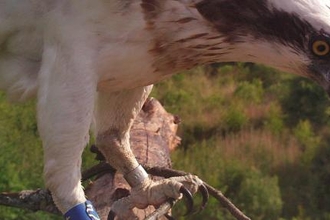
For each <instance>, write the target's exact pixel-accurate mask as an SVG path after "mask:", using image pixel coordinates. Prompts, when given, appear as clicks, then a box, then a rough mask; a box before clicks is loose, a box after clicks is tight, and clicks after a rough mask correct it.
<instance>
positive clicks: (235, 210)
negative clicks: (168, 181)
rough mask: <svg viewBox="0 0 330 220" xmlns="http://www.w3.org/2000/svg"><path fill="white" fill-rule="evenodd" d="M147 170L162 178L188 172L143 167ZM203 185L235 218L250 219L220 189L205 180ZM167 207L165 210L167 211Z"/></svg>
mask: <svg viewBox="0 0 330 220" xmlns="http://www.w3.org/2000/svg"><path fill="white" fill-rule="evenodd" d="M145 169H146V170H147V172H148V173H149V174H151V175H155V176H161V177H164V178H169V177H174V176H185V175H187V174H188V173H186V172H183V171H178V170H173V169H169V168H165V167H145ZM204 185H205V186H206V188H207V189H208V191H209V193H210V195H211V196H213V197H214V198H216V199H217V200H218V201H219V202H220V203H221V205H222V206H224V207H225V208H226V209H227V210H228V211H229V212H230V213H231V214H232V215H233V216H234V217H235V218H236V219H237V220H251V219H250V218H249V217H247V216H246V215H245V214H244V213H243V212H242V211H241V210H239V209H238V208H237V207H236V206H235V205H234V204H233V203H232V202H231V201H230V200H229V199H228V198H226V197H225V196H224V195H223V194H222V192H221V191H219V190H217V189H215V188H214V187H212V186H210V185H209V184H207V183H206V182H204ZM168 211H169V209H168V210H167V212H168Z"/></svg>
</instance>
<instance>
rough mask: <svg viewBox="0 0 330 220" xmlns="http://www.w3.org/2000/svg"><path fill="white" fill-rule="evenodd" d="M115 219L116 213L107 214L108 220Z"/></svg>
mask: <svg viewBox="0 0 330 220" xmlns="http://www.w3.org/2000/svg"><path fill="white" fill-rule="evenodd" d="M115 218H116V213H115V212H114V211H112V210H110V212H109V214H108V220H115Z"/></svg>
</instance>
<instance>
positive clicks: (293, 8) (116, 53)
mask: <svg viewBox="0 0 330 220" xmlns="http://www.w3.org/2000/svg"><path fill="white" fill-rule="evenodd" d="M329 6H330V2H329V0H110V1H109V0H93V1H91V0H66V1H63V0H23V1H15V0H0V88H1V89H3V90H5V91H6V92H7V94H8V96H9V97H10V98H11V99H13V100H25V99H26V98H29V97H31V96H36V97H37V100H38V101H37V110H38V111H37V112H38V113H37V114H38V117H37V118H38V127H39V132H40V136H41V138H42V141H43V146H44V176H45V183H46V186H47V187H48V188H49V189H50V191H51V193H52V196H53V198H54V202H55V203H56V205H57V207H58V208H59V209H60V211H61V212H62V213H63V214H64V215H65V216H66V218H68V219H69V218H70V219H71V220H74V219H97V218H98V217H97V214H96V213H95V211H94V210H93V208H92V205H91V204H90V202H88V201H86V198H85V195H84V192H83V188H82V186H81V184H80V177H81V176H80V175H81V174H80V164H81V154H82V151H83V149H84V146H85V145H86V143H87V142H88V140H89V135H88V134H89V129H90V127H91V125H92V124H93V126H92V127H93V131H94V132H95V137H96V145H97V146H98V147H99V149H100V150H101V151H102V153H103V154H104V156H105V157H106V159H107V160H108V162H109V163H110V164H111V165H112V166H113V167H115V168H116V169H117V170H118V171H120V172H121V173H123V174H124V176H125V178H126V180H127V181H128V183H129V184H130V185H131V187H132V193H131V195H130V196H129V197H126V198H124V199H121V200H119V201H118V202H116V203H115V204H114V205H113V207H112V208H113V212H114V213H116V214H117V216H119V217H120V218H122V219H127V218H126V217H125V216H126V213H129V212H130V211H131V209H132V208H133V207H138V208H144V207H146V206H147V205H149V204H151V205H159V204H161V203H162V202H164V201H165V200H167V199H168V198H179V197H180V194H181V193H182V192H184V193H185V194H188V193H187V191H186V190H185V189H189V190H190V191H192V192H193V193H194V192H196V191H197V190H198V187H200V186H201V185H202V182H201V180H199V179H198V177H196V176H186V177H176V178H170V179H165V180H161V181H153V180H151V179H150V178H149V177H148V175H147V174H146V172H145V171H144V169H143V168H142V167H141V166H140V165H139V164H138V162H137V160H136V159H135V157H134V155H133V153H132V151H131V149H130V145H129V131H130V127H131V125H132V122H133V120H134V118H135V117H136V115H137V114H138V112H139V111H140V109H141V106H142V104H143V103H144V101H145V100H146V98H147V96H148V94H149V93H150V90H151V88H152V86H151V84H153V83H155V82H157V81H160V80H162V79H164V78H167V77H169V76H171V75H172V74H174V73H176V72H178V71H180V70H184V69H189V68H192V67H194V66H196V65H199V64H207V63H212V62H228V61H231V62H233V61H234V62H256V63H262V64H265V65H269V66H272V67H274V68H277V69H280V70H283V71H287V72H291V73H294V74H298V75H301V76H304V77H307V78H310V79H312V80H315V81H316V82H317V83H319V84H320V85H321V86H322V87H323V88H324V89H325V90H326V91H328V92H329V91H330V88H329V85H330V83H329V80H330V63H329V61H330V9H329ZM92 122H93V123H92Z"/></svg>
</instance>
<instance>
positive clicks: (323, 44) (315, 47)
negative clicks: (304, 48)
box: [312, 40, 330, 57]
mask: <svg viewBox="0 0 330 220" xmlns="http://www.w3.org/2000/svg"><path fill="white" fill-rule="evenodd" d="M312 51H313V53H314V54H315V55H316V56H321V57H322V56H326V55H328V54H329V52H330V45H329V43H328V42H327V41H325V40H316V41H314V42H313V43H312Z"/></svg>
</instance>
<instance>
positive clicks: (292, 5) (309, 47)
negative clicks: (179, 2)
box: [195, 0, 330, 94]
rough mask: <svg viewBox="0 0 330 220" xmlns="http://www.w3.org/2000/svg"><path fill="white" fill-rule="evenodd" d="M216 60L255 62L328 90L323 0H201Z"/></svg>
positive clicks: (328, 15) (329, 19)
mask: <svg viewBox="0 0 330 220" xmlns="http://www.w3.org/2000/svg"><path fill="white" fill-rule="evenodd" d="M195 7H196V9H197V10H198V12H199V13H200V15H201V16H202V17H203V18H204V19H205V20H206V22H207V23H208V25H210V26H212V28H213V29H214V30H216V31H217V32H218V33H219V34H220V35H221V36H222V41H223V44H225V45H226V47H225V48H226V49H225V50H224V49H223V47H222V48H221V49H222V53H221V56H222V57H221V61H235V62H237V61H242V62H246V61H248V62H256V63H262V64H266V65H268V66H272V67H275V68H277V69H280V70H283V71H286V72H291V73H295V74H298V75H301V76H304V77H307V78H310V79H312V80H314V81H316V82H317V83H318V84H320V85H321V86H322V87H323V88H324V89H325V90H326V91H327V92H328V94H330V9H329V8H330V1H329V0H201V1H198V2H197V3H196V4H195Z"/></svg>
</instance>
